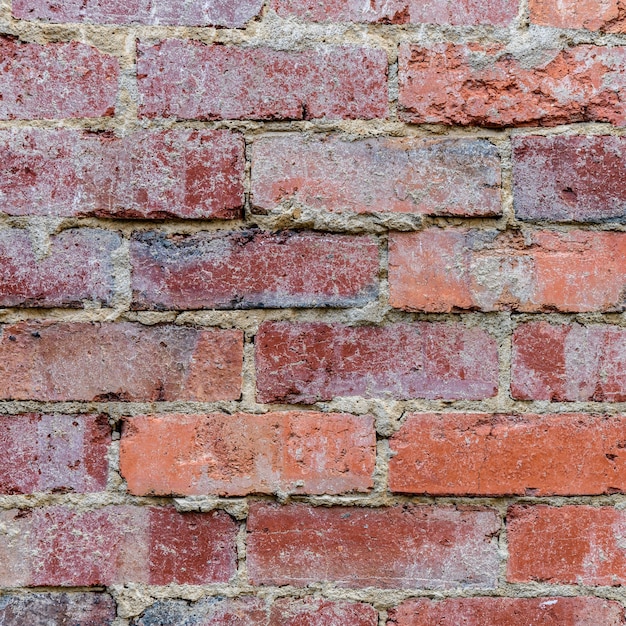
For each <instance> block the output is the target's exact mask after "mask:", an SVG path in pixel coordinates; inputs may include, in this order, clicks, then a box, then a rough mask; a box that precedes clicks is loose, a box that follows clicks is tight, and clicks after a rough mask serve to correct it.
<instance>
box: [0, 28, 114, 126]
mask: <svg viewBox="0 0 626 626" xmlns="http://www.w3.org/2000/svg"><path fill="white" fill-rule="evenodd" d="M119 77H120V68H119V63H118V61H117V59H115V57H113V56H110V55H106V54H103V53H101V52H99V51H98V50H96V48H93V47H91V46H87V45H85V44H82V43H78V42H75V41H73V42H70V43H47V44H43V45H42V44H38V43H20V42H18V41H15V40H13V39H8V38H6V37H0V81H2V99H1V100H0V120H27V119H35V120H37V119H62V118H76V117H79V118H80V117H108V116H111V115H113V114H114V112H115V102H116V98H117V90H118V81H119Z"/></svg>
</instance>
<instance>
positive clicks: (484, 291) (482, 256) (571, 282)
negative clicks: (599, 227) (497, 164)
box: [389, 228, 626, 312]
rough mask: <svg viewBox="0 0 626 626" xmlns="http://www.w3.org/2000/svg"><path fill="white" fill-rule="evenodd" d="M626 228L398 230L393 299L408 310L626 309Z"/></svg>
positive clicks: (393, 244)
mask: <svg viewBox="0 0 626 626" xmlns="http://www.w3.org/2000/svg"><path fill="white" fill-rule="evenodd" d="M625 288H626V233H615V232H590V231H582V230H575V231H569V232H565V233H564V232H557V231H550V230H539V231H532V232H526V233H525V232H523V231H507V232H504V233H502V232H500V231H497V230H469V229H440V228H430V229H427V230H424V231H420V232H414V233H393V234H392V235H391V236H390V241H389V293H390V295H389V302H390V304H391V306H393V307H396V308H400V309H404V310H407V311H431V312H438V311H441V312H449V311H457V310H480V311H507V310H513V311H527V312H535V311H555V310H557V311H572V312H585V311H622V310H624V307H625V303H624V289H625Z"/></svg>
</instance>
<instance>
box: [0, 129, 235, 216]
mask: <svg viewBox="0 0 626 626" xmlns="http://www.w3.org/2000/svg"><path fill="white" fill-rule="evenodd" d="M244 161H245V159H244V142H243V138H242V136H241V135H239V134H237V133H231V132H229V131H220V130H218V131H211V130H200V131H198V130H182V129H176V130H168V131H141V130H140V131H136V132H133V133H130V134H129V135H126V136H125V137H117V136H115V135H114V134H112V133H108V132H106V133H89V132H85V131H80V130H66V129H61V130H41V129H26V130H21V129H12V130H1V131H0V173H1V174H2V176H1V177H0V212H2V213H6V214H8V215H20V216H21V215H42V216H51V217H65V216H68V217H70V216H71V217H73V216H76V217H82V216H94V215H95V216H99V217H117V218H133V217H135V218H166V217H169V218H176V217H177V218H196V219H197V218H205V219H207V218H217V219H232V218H237V217H239V216H240V214H241V210H242V206H243V174H244V168H245V162H244Z"/></svg>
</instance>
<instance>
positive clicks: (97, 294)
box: [0, 228, 121, 308]
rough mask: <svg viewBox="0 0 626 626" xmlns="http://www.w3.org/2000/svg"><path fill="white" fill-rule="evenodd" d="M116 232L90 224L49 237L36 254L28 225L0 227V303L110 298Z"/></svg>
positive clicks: (77, 303) (58, 303)
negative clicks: (44, 248)
mask: <svg viewBox="0 0 626 626" xmlns="http://www.w3.org/2000/svg"><path fill="white" fill-rule="evenodd" d="M120 244H121V238H120V236H119V235H118V234H116V233H112V232H107V231H104V230H91V229H87V228H82V229H80V230H78V229H72V230H66V231H63V232H62V233H60V234H58V235H54V236H52V237H50V240H49V250H48V252H47V256H45V257H43V258H38V254H37V252H36V251H35V249H34V246H33V241H32V239H31V236H30V235H29V233H28V231H26V230H21V229H17V228H8V229H6V230H0V306H6V307H15V306H28V307H36V306H37V307H76V308H79V307H81V306H82V305H83V303H84V301H97V302H100V303H102V304H109V303H110V302H111V298H112V297H113V262H112V254H113V252H114V251H115V250H116V249H117V248H119V246H120Z"/></svg>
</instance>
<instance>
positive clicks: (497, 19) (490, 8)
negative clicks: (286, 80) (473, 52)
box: [270, 0, 518, 26]
mask: <svg viewBox="0 0 626 626" xmlns="http://www.w3.org/2000/svg"><path fill="white" fill-rule="evenodd" d="M270 6H271V7H272V9H274V10H275V11H276V12H277V13H278V15H280V16H281V17H291V16H294V17H299V18H302V19H305V20H309V21H312V22H325V21H331V20H333V21H336V22H337V21H339V22H365V23H370V24H371V23H374V24H375V23H379V24H381V23H382V24H451V25H453V26H475V25H479V24H488V25H493V26H506V25H508V24H510V23H511V21H512V20H513V19H514V18H515V16H516V15H517V10H518V4H517V2H515V1H514V0H486V1H481V2H473V1H472V0H463V1H462V2H460V3H457V4H453V3H452V2H451V1H450V0H435V1H434V2H424V0H391V1H389V0H371V1H369V2H363V1H362V0H347V1H346V0H306V1H304V2H303V1H302V0H272V2H271V4H270Z"/></svg>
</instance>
